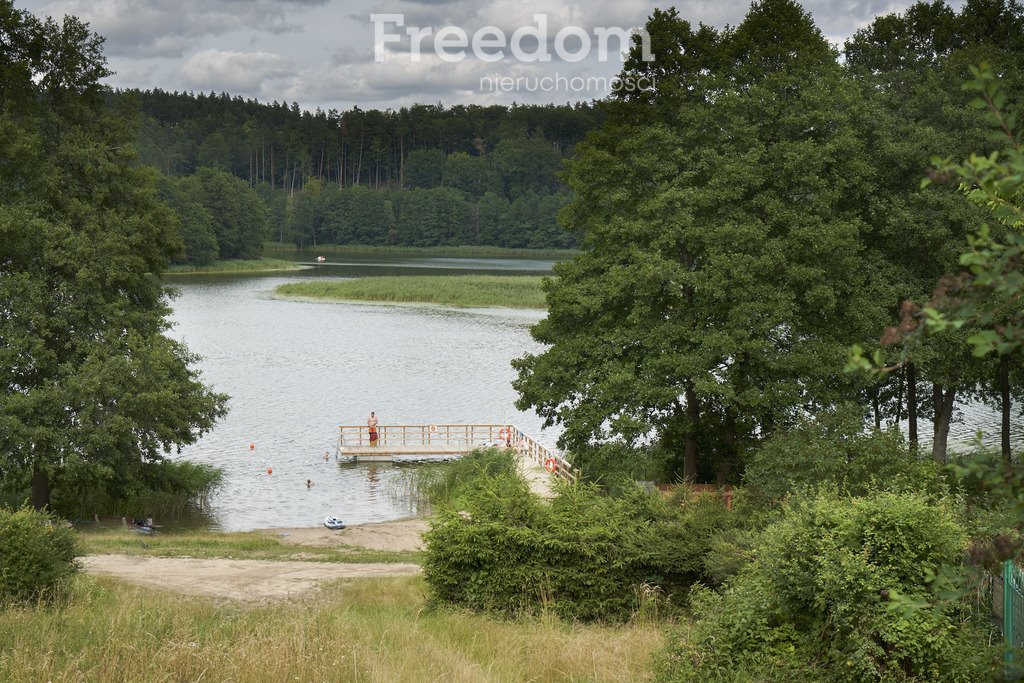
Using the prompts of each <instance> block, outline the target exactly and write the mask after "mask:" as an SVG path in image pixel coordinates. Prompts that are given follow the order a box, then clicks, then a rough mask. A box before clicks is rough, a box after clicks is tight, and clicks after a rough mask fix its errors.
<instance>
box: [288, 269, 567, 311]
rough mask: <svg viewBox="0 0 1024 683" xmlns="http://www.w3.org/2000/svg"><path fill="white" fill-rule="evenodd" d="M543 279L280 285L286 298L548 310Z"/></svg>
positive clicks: (429, 278)
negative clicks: (542, 285) (542, 284)
mask: <svg viewBox="0 0 1024 683" xmlns="http://www.w3.org/2000/svg"><path fill="white" fill-rule="evenodd" d="M542 280H543V278H541V277H536V276H529V275H398V276H386V277H364V278H359V279H356V280H326V281H325V280H315V281H311V282H289V283H286V284H283V285H279V286H278V287H277V289H276V290H275V292H276V293H277V294H279V295H281V296H286V297H308V298H313V299H324V300H329V301H381V302H413V303H429V304H440V305H447V306H460V307H465V308H480V307H484V308H486V307H502V308H545V307H546V306H547V303H546V301H545V299H544V292H543V290H542V289H541V282H542Z"/></svg>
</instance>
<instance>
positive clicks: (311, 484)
mask: <svg viewBox="0 0 1024 683" xmlns="http://www.w3.org/2000/svg"><path fill="white" fill-rule="evenodd" d="M306 488H307V489H311V488H313V480H312V479H307V480H306Z"/></svg>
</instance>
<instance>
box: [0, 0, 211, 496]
mask: <svg viewBox="0 0 1024 683" xmlns="http://www.w3.org/2000/svg"><path fill="white" fill-rule="evenodd" d="M0 22H2V23H0V34H2V35H4V36H5V37H6V36H16V37H18V40H15V41H14V42H15V43H17V45H16V49H17V50H18V54H17V59H16V60H15V62H14V63H13V64H11V65H10V68H4V69H2V70H0V93H3V102H2V104H3V107H2V110H0V186H2V187H4V188H5V191H4V193H3V196H2V197H0V273H2V275H3V277H0V338H2V339H3V341H4V343H3V344H2V345H0V486H3V487H4V488H8V489H16V490H20V489H22V488H23V487H25V486H27V485H29V483H30V482H31V486H32V502H33V504H34V505H35V506H36V507H39V508H42V507H45V506H46V505H48V504H49V502H50V501H49V488H50V485H51V483H53V482H55V481H59V480H60V479H61V478H62V477H64V476H69V477H71V478H72V479H74V480H77V481H86V480H88V481H93V482H103V483H104V485H105V486H107V487H108V488H109V489H111V490H114V489H123V488H127V487H129V486H130V485H131V482H132V478H133V476H135V474H136V473H137V472H138V470H139V469H140V468H141V467H143V465H144V464H146V463H151V462H155V461H158V460H160V459H161V458H162V457H163V454H164V453H166V452H168V451H170V450H172V449H175V448H177V447H180V446H181V445H183V444H188V443H192V442H194V441H195V440H196V439H197V438H198V437H199V435H200V434H202V433H203V432H205V431H206V430H208V429H210V428H211V427H212V425H213V423H214V421H215V420H216V419H217V418H218V417H219V416H220V415H222V414H223V412H224V403H225V400H226V397H224V396H221V395H218V394H214V393H212V392H211V391H210V390H209V389H208V388H207V387H206V386H205V385H203V383H202V382H201V381H200V379H199V376H198V373H197V371H196V370H194V369H193V365H194V362H195V357H194V356H192V355H191V354H190V353H189V352H188V350H187V349H186V347H185V346H184V345H183V344H181V343H180V342H177V341H175V340H172V339H170V338H169V337H167V336H166V335H165V332H166V331H167V328H168V323H167V321H166V317H165V316H166V315H167V313H168V311H169V309H168V306H167V303H166V293H165V292H164V290H163V289H162V287H161V285H160V282H159V280H158V279H157V278H155V277H153V276H154V275H156V276H159V275H160V274H161V273H162V272H163V271H164V269H165V268H166V266H167V263H168V261H169V260H170V259H171V258H172V257H174V256H175V255H176V254H178V253H180V250H181V243H180V242H179V241H178V239H177V236H176V234H175V233H174V221H173V217H172V216H171V215H170V213H169V211H168V210H167V208H166V206H165V205H164V204H162V203H161V202H159V201H158V199H157V193H156V188H155V178H154V175H153V173H152V172H151V171H149V170H145V169H139V168H138V167H136V165H135V155H134V153H133V151H132V148H131V144H130V141H131V139H132V137H133V134H134V131H133V130H132V128H131V124H132V121H133V118H132V113H131V112H130V111H129V110H118V111H110V110H108V109H107V108H106V106H105V104H104V101H103V98H102V96H101V95H102V86H101V85H100V83H99V79H100V78H102V77H104V76H106V75H107V70H106V67H105V64H104V60H103V57H102V54H101V50H100V47H101V43H102V41H101V39H100V38H98V37H97V36H95V35H92V34H90V33H89V31H88V29H87V27H86V26H85V25H83V24H82V23H81V22H79V21H78V20H77V19H75V18H73V17H68V18H65V19H64V21H63V23H62V24H60V25H58V24H57V23H56V22H54V21H39V20H37V19H35V17H34V16H33V15H31V14H29V13H27V12H21V11H18V10H14V9H13V8H12V6H11V3H10V2H9V0H0ZM22 39H24V40H23V41H22ZM5 40H6V38H5ZM122 104H123V105H125V106H127V105H129V104H130V102H129V101H128V100H124V101H123V102H122Z"/></svg>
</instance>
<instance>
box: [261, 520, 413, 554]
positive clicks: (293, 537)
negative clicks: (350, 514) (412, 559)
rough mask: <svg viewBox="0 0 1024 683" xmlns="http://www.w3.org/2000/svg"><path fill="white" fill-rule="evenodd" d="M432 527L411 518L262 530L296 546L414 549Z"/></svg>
mask: <svg viewBox="0 0 1024 683" xmlns="http://www.w3.org/2000/svg"><path fill="white" fill-rule="evenodd" d="M429 527H430V524H429V523H428V522H427V520H425V519H422V518H419V517H411V518H409V519H400V520H396V521H394V522H377V523H373V524H359V525H356V526H350V527H348V528H347V529H342V530H340V531H331V530H330V529H327V528H325V527H317V528H312V529H308V528H307V529H300V528H281V529H266V530H265V531H264V532H263V533H265V534H267V535H270V536H273V537H275V538H276V539H277V540H279V541H281V542H282V543H294V544H296V545H311V546H315V547H320V548H329V547H331V546H336V545H346V546H358V547H360V548H366V549H368V550H391V551H396V552H411V551H415V550H423V533H424V532H425V531H426V530H427V529H428V528H429Z"/></svg>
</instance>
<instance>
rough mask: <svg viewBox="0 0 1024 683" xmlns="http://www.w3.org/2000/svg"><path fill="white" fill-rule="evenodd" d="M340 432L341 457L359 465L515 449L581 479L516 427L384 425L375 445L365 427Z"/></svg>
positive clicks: (561, 474) (348, 427)
mask: <svg viewBox="0 0 1024 683" xmlns="http://www.w3.org/2000/svg"><path fill="white" fill-rule="evenodd" d="M338 432H339V434H338V451H337V452H338V457H339V458H344V459H349V460H354V461H356V462H374V461H388V462H390V461H393V460H395V459H403V458H415V457H417V456H419V457H423V456H427V457H460V456H463V455H466V454H467V453H469V452H470V451H472V450H474V449H476V448H484V447H487V446H499V447H500V446H505V447H508V448H514V449H515V451H516V453H517V455H519V456H520V459H521V460H523V461H525V462H527V463H529V464H532V465H536V466H539V467H543V468H546V469H547V470H548V471H549V472H551V474H552V475H554V476H557V477H560V478H562V479H567V480H570V481H575V480H576V479H577V476H578V475H577V474H576V472H574V471H573V469H572V465H570V464H569V462H568V461H567V460H566V459H565V458H563V457H562V456H561V455H560V454H558V453H557V452H556V451H554V450H552V449H550V448H548V447H547V446H544V445H543V444H541V443H539V442H538V441H537V440H536V439H534V438H533V437H531V436H529V435H527V434H525V433H523V432H522V431H521V430H520V429H519V428H517V427H515V426H513V425H500V424H476V425H474V424H458V425H457V424H437V425H382V426H380V427H378V428H377V433H378V439H377V442H376V443H375V444H374V443H371V442H370V429H369V427H366V426H365V425H341V426H339V427H338Z"/></svg>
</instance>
